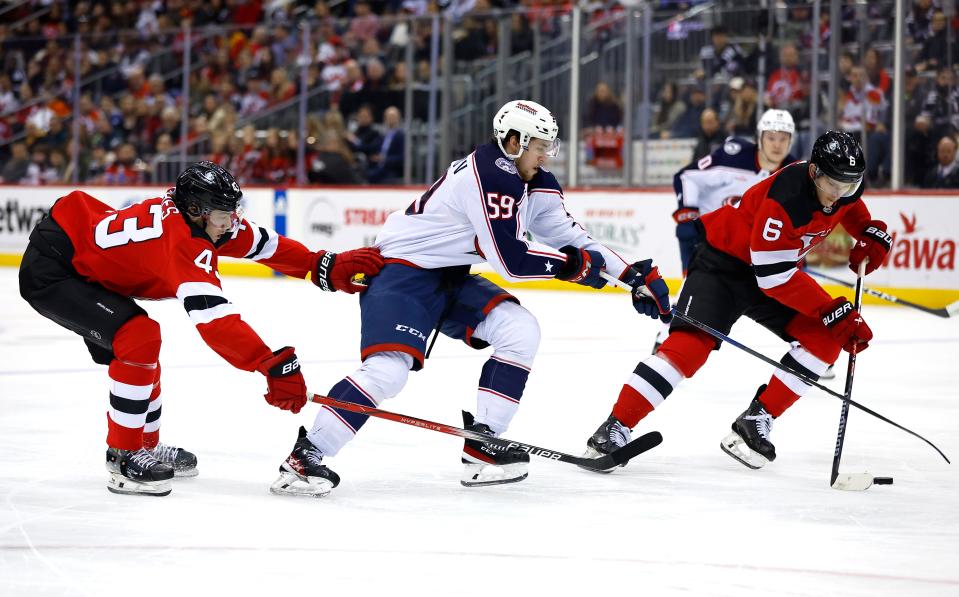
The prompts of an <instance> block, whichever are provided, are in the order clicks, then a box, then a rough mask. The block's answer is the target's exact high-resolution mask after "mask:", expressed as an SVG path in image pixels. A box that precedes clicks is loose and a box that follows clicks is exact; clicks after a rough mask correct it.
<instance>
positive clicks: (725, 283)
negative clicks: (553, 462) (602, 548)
mask: <svg viewBox="0 0 959 597" xmlns="http://www.w3.org/2000/svg"><path fill="white" fill-rule="evenodd" d="M865 170H866V164H865V161H864V160H863V156H862V149H861V148H860V147H859V144H858V143H857V142H856V140H855V139H854V138H853V137H851V136H850V135H849V134H847V133H842V132H836V131H828V132H826V133H825V134H823V135H822V136H821V137H819V138H818V139H817V140H816V143H815V145H814V147H813V151H812V157H811V159H810V160H809V161H801V162H795V163H793V164H790V165H789V166H786V167H785V168H783V169H781V170H779V171H778V172H777V173H775V174H774V175H773V176H771V177H769V178H767V179H765V180H763V181H762V182H759V183H758V184H756V185H755V186H753V187H751V188H750V189H749V190H747V191H746V193H745V194H744V195H743V198H742V201H741V202H740V203H739V204H738V205H727V206H724V207H722V208H720V209H718V210H716V211H713V212H711V213H708V214H706V215H704V216H702V217H701V218H699V219H698V220H696V221H697V226H698V227H699V230H700V232H701V234H702V236H703V242H701V243H700V245H699V247H698V248H697V249H696V252H695V254H694V255H693V259H692V261H691V263H690V266H689V274H688V277H687V278H686V282H685V285H684V286H683V290H682V292H681V293H680V296H679V302H678V304H677V307H676V308H677V309H678V310H679V311H680V312H682V313H685V314H686V315H688V316H689V317H691V318H693V319H696V320H699V321H700V322H702V323H705V324H706V325H709V326H711V327H713V328H715V329H717V330H719V331H721V332H723V333H725V334H728V333H729V330H730V328H731V327H732V325H733V323H735V322H736V320H737V319H739V318H740V317H741V316H742V315H746V316H747V317H749V318H750V319H753V320H755V321H756V322H757V323H759V324H761V325H763V326H764V327H766V328H767V329H769V330H770V331H772V332H773V333H775V334H777V335H778V336H779V337H781V338H782V339H784V340H786V341H787V342H790V343H791V348H790V350H789V352H787V353H786V354H785V355H784V356H783V358H782V361H781V362H782V363H783V364H785V365H788V366H790V367H792V368H793V369H795V370H797V371H799V372H801V373H804V374H805V375H807V376H809V377H810V378H812V379H815V380H818V379H819V376H820V375H822V374H823V372H825V371H826V368H827V367H828V366H829V364H830V363H833V362H834V361H835V360H836V358H837V357H838V356H839V353H840V351H841V350H843V349H845V350H847V351H849V350H851V349H852V348H853V347H854V346H857V347H858V348H857V350H858V351H862V350H865V348H866V347H867V346H868V345H869V341H870V340H871V339H872V331H871V330H870V329H869V326H868V325H866V322H865V321H864V320H863V318H862V316H861V315H860V314H859V313H858V312H857V310H856V309H854V308H853V306H852V304H851V303H850V302H849V301H848V300H846V299H845V298H843V297H836V298H834V297H832V296H830V295H829V294H828V293H827V292H826V291H825V290H823V289H822V287H820V286H819V285H818V284H817V283H816V282H815V281H814V280H813V279H812V278H811V277H810V276H809V275H808V274H806V273H805V272H803V271H802V270H801V269H799V266H800V264H801V262H802V260H803V258H804V257H805V255H806V254H807V253H808V252H809V251H810V250H811V249H812V248H813V247H815V246H816V244H818V243H819V242H820V241H822V240H823V239H825V238H826V236H827V235H828V234H829V232H830V231H831V230H832V229H833V228H834V227H835V226H836V225H837V224H842V225H843V227H845V229H846V230H847V231H848V232H849V233H850V234H851V235H852V236H853V237H854V238H855V239H856V245H855V247H854V248H853V250H852V252H851V253H850V255H849V262H850V267H851V268H852V270H853V271H856V270H857V269H858V266H859V264H860V263H861V262H862V261H863V260H864V259H867V258H868V260H869V261H868V265H867V266H866V273H870V272H872V271H874V270H875V269H876V268H878V267H879V266H880V264H882V262H883V260H884V258H885V256H886V253H887V252H888V250H889V248H890V246H891V244H892V242H891V241H892V239H891V237H890V236H889V234H888V233H886V224H885V223H883V222H881V221H877V220H873V219H872V218H871V216H870V215H869V210H868V209H867V208H866V206H865V204H864V203H863V201H862V199H861V196H862V190H863V189H862V186H863V185H862V176H863V172H865ZM717 348H719V343H718V342H717V341H716V340H715V339H713V337H712V336H709V335H708V334H706V333H705V332H702V331H700V330H698V329H696V328H693V327H692V326H690V325H689V324H685V323H683V322H682V321H679V320H677V319H674V320H673V323H672V325H671V328H670V335H669V337H668V338H667V339H666V341H665V342H663V345H662V346H661V347H660V348H659V351H658V352H657V353H656V354H655V355H653V356H651V357H649V358H647V359H646V360H644V361H643V362H641V363H640V364H639V365H637V367H636V369H635V370H634V372H633V374H632V375H630V377H629V380H628V381H627V382H626V384H625V385H624V386H623V388H622V390H621V391H620V394H619V399H618V400H617V401H616V404H615V405H614V406H613V412H612V414H611V415H610V417H609V419H607V421H606V422H605V423H603V425H601V426H600V427H599V429H598V430H597V431H596V433H595V434H594V435H593V436H592V437H591V438H590V439H589V441H588V442H587V445H588V447H589V449H591V450H593V451H595V452H600V453H608V452H610V451H612V450H613V449H615V448H616V447H618V446H620V445H622V444H624V443H626V441H628V439H629V430H630V429H631V428H632V427H634V426H635V425H636V424H637V423H639V421H640V420H642V419H643V418H644V417H645V416H646V415H648V414H649V413H650V412H652V410H653V409H654V408H656V407H657V406H659V405H660V404H662V402H663V401H664V400H665V399H666V397H668V396H669V395H670V393H672V391H673V389H675V388H676V386H677V385H678V384H679V383H680V382H681V381H682V380H683V379H685V378H687V377H692V376H693V375H694V374H695V373H696V371H698V370H699V368H700V367H702V366H703V364H705V362H706V359H707V358H708V357H709V354H710V352H711V351H712V350H714V349H717ZM808 388H809V386H808V385H806V384H805V383H804V382H803V381H801V380H800V379H799V378H797V377H796V376H794V375H790V374H788V373H785V372H783V371H780V370H776V372H775V373H774V374H773V376H772V377H771V378H770V380H769V382H768V384H764V385H762V386H760V388H759V390H758V391H757V392H756V396H755V398H754V399H753V400H752V402H751V403H750V405H749V408H747V409H746V411H745V412H743V413H742V414H741V415H740V416H739V417H738V418H737V419H736V421H735V422H734V423H733V426H732V427H733V431H732V433H731V434H730V435H729V436H728V437H727V438H726V439H725V440H723V443H722V448H723V450H724V451H726V452H727V453H728V454H729V455H730V456H732V457H734V458H736V459H737V460H739V461H740V462H742V463H743V464H745V465H746V466H748V467H751V468H759V467H761V466H763V465H765V464H766V463H767V462H770V461H772V460H774V459H775V458H776V451H775V447H774V446H773V444H772V443H771V442H770V441H769V433H770V430H771V428H772V423H773V419H775V418H776V417H778V416H780V415H781V414H782V413H783V412H784V411H785V410H786V409H787V408H789V406H790V405H792V404H793V403H794V402H795V401H796V400H797V399H799V398H800V397H801V396H802V395H803V394H804V393H805V392H806V390H808Z"/></svg>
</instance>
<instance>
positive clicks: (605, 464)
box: [308, 393, 663, 471]
mask: <svg viewBox="0 0 959 597" xmlns="http://www.w3.org/2000/svg"><path fill="white" fill-rule="evenodd" d="M308 396H309V400H310V402H316V403H317V404H322V405H324V406H327V407H331V408H338V409H341V410H348V411H350V412H354V413H359V414H361V415H367V416H370V417H376V418H378V419H386V420H387V421H394V422H396V423H403V424H404V425H411V426H413V427H419V428H420V429H428V430H430V431H438V432H440V433H445V434H447V435H455V436H456V437H462V438H465V439H472V440H475V441H478V442H483V443H484V444H487V445H489V446H493V447H495V448H499V449H501V450H520V451H522V452H526V453H527V454H529V455H530V456H539V457H541V458H546V459H547V460H558V461H560V462H568V463H569V464H575V465H576V466H580V467H583V468H587V469H590V470H594V471H604V470H607V469H611V468H614V467H617V466H619V465H621V464H626V463H627V462H628V461H629V460H630V459H631V458H634V457H636V456H638V455H639V454H642V453H643V452H646V451H647V450H651V449H653V448H655V447H656V446H658V445H659V444H661V443H662V441H663V436H662V435H661V434H660V433H659V432H658V431H651V432H649V433H646V434H644V435H642V436H640V437H638V438H636V439H634V440H633V441H631V442H629V443H628V444H626V445H625V446H623V447H622V448H620V449H618V450H616V451H614V452H613V453H612V454H607V455H605V456H599V457H596V458H583V457H581V456H573V455H572V454H564V453H563V452H558V451H556V450H549V449H546V448H540V447H539V446H534V445H533V444H525V443H523V442H517V441H513V440H509V439H506V438H504V437H493V436H490V435H485V434H482V433H478V432H476V431H470V430H469V429H463V428H461V427H454V426H453V425H447V424H445V423H435V422H433V421H427V420H426V419H419V418H416V417H411V416H408V415H401V414H399V413H394V412H391V411H388V410H382V409H379V408H374V407H372V406H363V405H362V404H354V403H352V402H343V401H342V400H337V399H336V398H331V397H329V396H323V395H321V394H313V393H309V394H308Z"/></svg>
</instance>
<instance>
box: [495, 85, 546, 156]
mask: <svg viewBox="0 0 959 597" xmlns="http://www.w3.org/2000/svg"><path fill="white" fill-rule="evenodd" d="M511 130H513V131H517V132H518V133H519V145H520V150H519V153H517V154H516V155H511V154H510V153H508V152H507V151H506V149H505V148H504V147H503V141H505V140H506V135H507V134H508V133H509V132H510V131H511ZM558 134H559V126H558V125H557V124H556V118H555V117H554V116H553V114H552V113H551V112H550V111H549V110H547V109H546V108H545V107H544V106H541V105H539V104H537V103H536V102H531V101H529V100H513V101H511V102H506V104H504V105H503V107H502V108H500V109H499V111H497V112H496V116H494V117H493V136H494V137H495V138H496V143H497V144H498V145H499V148H500V149H501V150H502V151H503V153H505V154H506V157H508V158H509V159H511V160H515V159H517V158H519V156H521V155H523V151H525V150H526V149H528V148H529V142H530V140H531V139H533V138H536V139H543V140H544V141H547V142H548V143H549V144H550V145H549V149H548V150H547V151H546V155H548V156H549V157H555V156H556V154H557V153H559V139H557V138H556V137H557V135H558Z"/></svg>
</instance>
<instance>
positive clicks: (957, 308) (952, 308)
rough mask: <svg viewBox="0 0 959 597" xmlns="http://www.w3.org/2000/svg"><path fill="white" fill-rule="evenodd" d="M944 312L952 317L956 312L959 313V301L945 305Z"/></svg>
mask: <svg viewBox="0 0 959 597" xmlns="http://www.w3.org/2000/svg"><path fill="white" fill-rule="evenodd" d="M946 313H947V314H948V315H949V317H952V316H954V315H955V314H956V313H959V301H956V302H954V303H952V304H951V305H949V306H947V307H946Z"/></svg>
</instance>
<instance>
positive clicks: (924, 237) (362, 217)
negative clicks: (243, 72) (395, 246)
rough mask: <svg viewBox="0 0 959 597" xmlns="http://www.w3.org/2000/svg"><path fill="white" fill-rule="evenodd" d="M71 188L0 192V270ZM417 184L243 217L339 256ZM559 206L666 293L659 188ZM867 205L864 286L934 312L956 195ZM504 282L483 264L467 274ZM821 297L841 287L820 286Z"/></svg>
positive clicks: (941, 295) (667, 214)
mask: <svg viewBox="0 0 959 597" xmlns="http://www.w3.org/2000/svg"><path fill="white" fill-rule="evenodd" d="M83 188H84V190H85V191H86V192H88V193H90V194H92V195H94V196H95V197H97V198H99V199H100V200H102V201H103V202H105V203H107V204H109V205H111V206H114V207H122V206H125V205H129V204H131V203H134V202H137V201H141V200H143V199H146V198H150V197H156V196H159V195H162V194H163V193H164V192H165V191H166V188H165V187H152V186H140V187H96V186H92V187H86V186H85V187H83ZM71 190H72V187H64V186H43V187H25V186H0V265H17V264H18V263H19V260H20V255H21V254H22V252H23V248H24V247H25V246H26V243H27V238H28V236H29V232H30V230H31V229H32V227H33V225H34V224H35V223H36V222H37V221H38V220H39V219H40V218H41V217H42V215H43V214H44V213H45V212H46V211H47V210H49V208H50V206H51V205H52V204H53V203H54V202H55V201H56V199H57V198H58V197H60V196H62V195H64V194H66V193H68V192H69V191H71ZM422 192H423V189H422V187H376V188H372V187H336V188H333V187H302V188H272V187H256V186H248V187H244V209H245V215H246V217H247V218H248V219H250V220H252V221H254V222H257V223H260V224H263V225H267V226H272V227H273V228H275V229H276V230H277V231H278V232H280V233H282V234H286V235H288V236H290V237H292V238H295V239H297V240H299V241H301V242H303V243H304V244H306V245H307V246H309V247H311V248H314V249H316V248H326V249H331V250H334V251H336V250H345V249H349V248H354V247H357V246H363V245H369V244H372V243H373V241H374V239H375V238H376V233H377V231H378V230H379V228H380V226H382V224H383V222H384V221H385V220H386V218H387V217H388V216H389V214H390V213H391V212H393V211H395V210H397V209H405V208H406V207H407V206H408V205H409V204H410V203H411V202H412V201H413V200H415V199H416V198H417V197H418V196H419V195H420V194H422ZM565 201H566V208H567V210H568V211H569V212H570V213H571V214H572V215H573V216H574V217H576V218H577V220H579V221H580V222H581V223H582V224H583V225H584V226H585V227H586V228H587V230H589V232H590V234H591V235H592V236H593V237H594V238H596V239H597V240H599V241H600V242H603V243H604V244H606V245H607V246H609V247H610V248H612V249H614V250H615V251H617V252H618V253H620V254H621V255H622V256H623V257H624V258H625V259H627V260H629V261H632V260H636V259H645V258H652V259H653V260H654V261H655V262H656V263H657V264H659V266H660V270H661V271H662V272H663V275H664V277H666V278H667V280H668V281H669V282H670V286H671V288H672V289H673V290H674V291H675V290H677V289H678V287H679V281H680V277H681V271H680V265H679V263H680V262H679V250H678V247H677V244H676V239H675V237H674V234H673V233H674V226H673V223H672V218H671V214H672V212H673V210H674V209H675V206H676V200H675V197H674V196H673V194H672V192H671V191H669V190H666V189H656V190H636V189H603V190H588V189H574V190H570V191H568V192H567V193H566V199H565ZM866 201H867V205H868V207H869V209H870V211H871V212H872V214H873V217H874V218H876V219H881V220H883V221H885V222H886V223H887V224H888V226H889V232H890V233H892V235H893V238H894V244H893V249H892V251H891V252H890V253H889V256H888V258H887V260H886V263H885V265H884V267H883V268H882V269H880V270H878V271H877V272H875V273H873V274H871V275H870V277H869V283H870V285H871V286H872V287H874V288H876V289H879V290H884V291H885V292H889V293H891V294H895V295H897V296H899V297H900V298H903V299H906V300H911V301H918V302H921V303H923V304H926V305H929V306H931V307H941V306H944V305H947V304H949V303H951V302H953V301H955V300H957V299H959V269H957V263H956V245H957V243H959V228H957V227H956V226H955V225H953V222H954V221H955V218H956V216H957V215H959V194H956V195H953V194H919V193H898V194H883V193H868V194H867V195H866ZM826 244H827V245H828V246H826V247H824V248H823V250H821V251H818V250H817V253H816V254H815V255H813V256H811V258H810V261H811V262H813V263H814V264H815V265H816V267H819V268H820V269H822V270H823V271H827V272H829V273H831V274H832V275H835V276H837V277H842V278H844V279H851V278H852V274H851V272H849V270H848V269H847V268H846V267H845V263H846V256H847V255H848V245H849V237H848V236H846V235H844V234H842V233H835V234H833V235H832V236H831V237H830V239H829V241H827V243H826ZM477 269H479V270H480V271H482V270H484V269H485V270H486V271H485V272H484V273H485V274H486V275H488V276H490V277H491V278H493V279H494V280H496V281H497V282H500V283H502V284H503V285H507V286H508V285H509V283H506V282H504V281H503V280H502V279H500V278H499V277H498V276H496V275H495V274H493V273H491V271H490V270H489V268H488V267H480V268H477ZM220 270H221V271H222V272H223V273H225V274H232V275H254V276H268V275H270V272H269V270H267V269H266V268H265V267H262V266H259V265H256V264H252V263H248V262H242V261H232V260H224V262H223V263H221V265H220ZM524 287H526V288H533V287H542V288H549V289H553V290H559V289H562V290H577V289H579V287H577V286H575V285H571V284H565V283H561V282H558V281H547V282H540V283H527V284H524ZM827 288H829V289H830V291H831V292H834V293H839V292H842V291H844V290H845V289H842V288H841V287H838V286H837V287H829V286H827Z"/></svg>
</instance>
